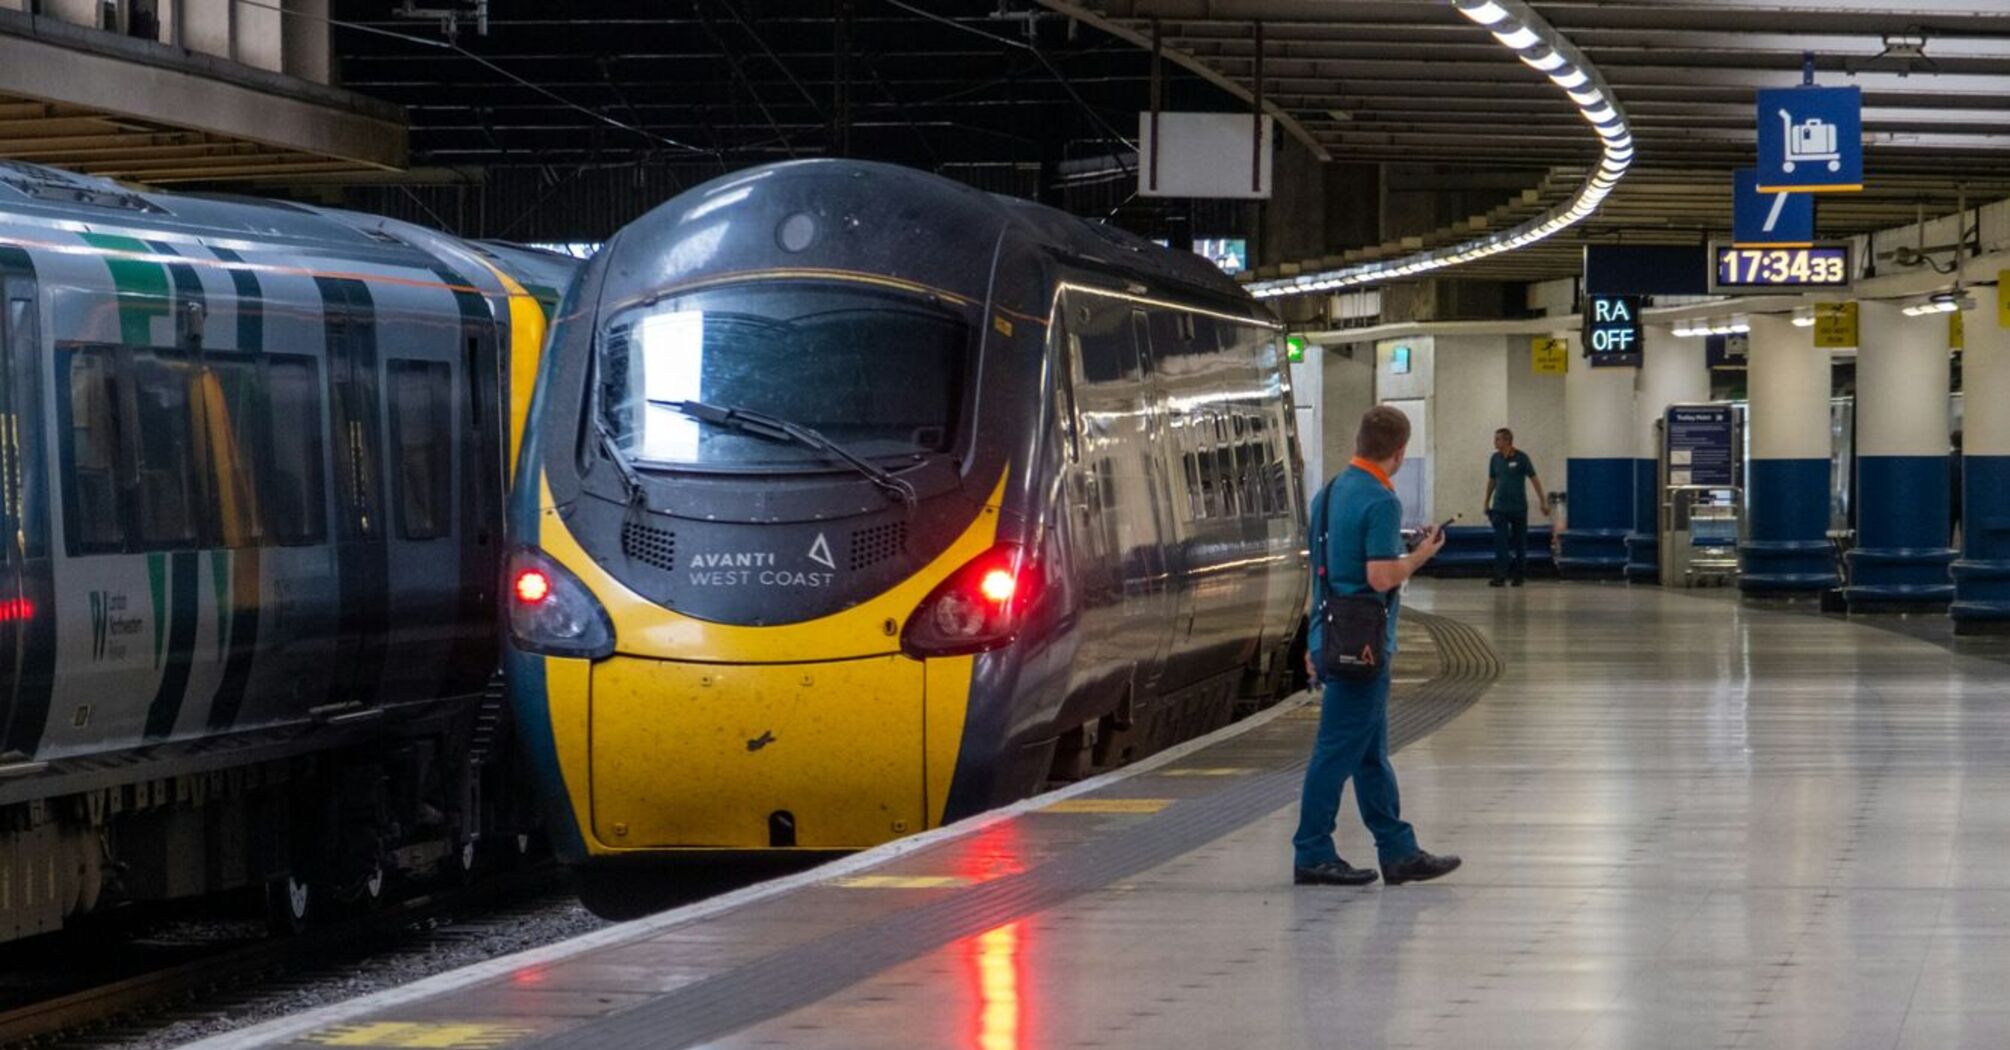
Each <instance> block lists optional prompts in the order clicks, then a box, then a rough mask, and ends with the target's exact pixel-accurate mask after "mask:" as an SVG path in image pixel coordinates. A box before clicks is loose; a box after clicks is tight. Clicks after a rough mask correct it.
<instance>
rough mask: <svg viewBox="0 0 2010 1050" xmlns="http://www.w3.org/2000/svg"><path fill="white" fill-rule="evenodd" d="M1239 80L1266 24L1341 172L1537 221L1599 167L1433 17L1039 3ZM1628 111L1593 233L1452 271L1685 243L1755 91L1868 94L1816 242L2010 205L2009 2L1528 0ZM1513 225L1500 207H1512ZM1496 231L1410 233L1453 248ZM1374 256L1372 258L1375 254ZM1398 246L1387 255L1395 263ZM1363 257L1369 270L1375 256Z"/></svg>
mask: <svg viewBox="0 0 2010 1050" xmlns="http://www.w3.org/2000/svg"><path fill="white" fill-rule="evenodd" d="M1048 6H1049V7H1054V8H1056V9H1061V10H1071V11H1074V12H1076V13H1079V14H1082V15H1083V16H1085V17H1088V18H1091V19H1092V20H1094V21H1096V22H1098V23H1101V24H1103V25H1105V26H1106V27H1108V28H1111V29H1113V30H1118V31H1122V32H1126V33H1128V34H1130V35H1134V36H1137V35H1143V36H1149V34H1151V32H1152V31H1153V26H1154V24H1156V26H1157V31H1158V33H1159V34H1160V39H1161V40H1162V41H1163V44H1164V46H1165V47H1166V48H1167V49H1168V50H1169V51H1177V52H1179V53H1181V54H1182V55H1183V56H1190V58H1191V59H1192V60H1196V61H1198V62H1199V63H1202V64H1204V65H1206V66H1207V67H1209V68H1210V69H1212V70H1214V71H1216V72H1218V73H1220V74H1221V75H1223V76H1225V77H1226V78H1229V79H1231V80H1234V81H1238V82H1241V83H1244V84H1247V83H1249V82H1250V80H1251V77H1252V76H1253V74H1254V68H1255V61H1254V59H1255V42H1256V31H1255V27H1256V24H1257V23H1258V22H1261V23H1262V24H1263V39H1264V42H1265V46H1264V60H1263V77H1264V84H1265V97H1266V100H1267V102H1269V103H1271V104H1273V105H1274V106H1275V112H1276V114H1277V116H1278V117H1279V118H1280V119H1281V120H1283V121H1285V122H1286V127H1287V129H1288V130H1289V131H1290V132H1291V133H1292V134H1294V135H1296V136H1298V137H1300V139H1301V140H1302V141H1304V142H1306V143H1307V144H1308V145H1312V146H1314V147H1315V148H1316V149H1317V150H1319V151H1321V152H1323V153H1324V154H1326V155H1327V156H1329V157H1330V158H1331V159H1333V160H1336V161H1348V160H1358V161H1393V162H1403V163H1407V164H1439V165H1443V170H1444V171H1445V172H1446V173H1447V174H1448V176H1453V177H1455V175H1454V173H1456V172H1457V171H1459V170H1461V169H1467V170H1470V171H1471V172H1472V173H1473V175H1474V176H1475V178H1483V179H1486V180H1490V182H1489V184H1498V182H1499V180H1501V179H1502V178H1504V177H1506V175H1507V173H1520V174H1521V175H1522V176H1523V177H1524V178H1525V190H1526V192H1524V193H1523V195H1522V199H1521V200H1520V201H1519V202H1516V203H1518V204H1519V205H1521V208H1522V210H1523V211H1526V212H1527V213H1529V214H1533V213H1535V212H1537V211H1540V210H1541V209H1543V208H1547V207H1549V206H1550V205H1553V204H1555V203H1557V202H1559V201H1563V200H1566V199H1568V197H1569V195H1570V193H1571V191H1572V190H1573V188H1574V187H1576V186H1577V185H1578V183H1579V182H1580V181H1581V180H1582V178H1583V175H1584V173H1585V171H1586V170H1587V169H1588V168H1589V167H1590V166H1591V165H1594V164H1595V163H1596V162H1597V158H1598V146H1597V140H1596V139H1595V138H1594V137H1593V136H1591V135H1589V134H1587V132H1586V125H1585V123H1584V121H1583V120H1582V119H1581V118H1580V116H1579V114H1578V113H1577V111H1576V109H1575V108H1574V107H1573V106H1572V105H1571V103H1570V102H1569V101H1568V100H1567V99H1566V98H1565V97H1564V96H1563V95H1562V93H1561V92H1559V91H1557V90H1556V89H1555V88H1554V87H1553V86H1552V85H1551V84H1549V83H1548V82H1547V81H1546V80H1545V79H1544V77H1543V76H1542V75H1541V74H1539V73H1537V72H1535V71H1533V70H1531V69H1529V68H1527V67H1526V66H1524V65H1523V64H1522V63H1520V62H1519V61H1517V60H1516V58H1515V56H1514V54H1513V53H1512V52H1510V51H1508V50H1507V49H1505V48H1503V47H1501V46H1500V45H1498V44H1497V43H1496V42H1495V41H1494V40H1493V39H1492V38H1491V37H1489V35H1488V34H1487V33H1486V32H1485V31H1484V30H1483V29H1481V28H1479V27H1477V26H1475V25H1473V24H1472V23H1471V22H1468V21H1467V20H1466V19H1465V18H1463V17H1461V16H1460V15H1459V13H1458V12H1457V11H1456V10H1455V9H1454V8H1453V6H1452V4H1451V3H1449V2H1447V0H1083V2H1082V3H1080V4H1079V5H1078V4H1076V3H1073V2H1061V0H1056V2H1050V3H1048ZM1532 6H1533V7H1534V8H1535V9H1536V10H1537V11H1539V12H1540V13H1541V14H1542V15H1543V16H1544V17H1545V18H1547V19H1548V20H1549V22H1550V23H1551V24H1552V25H1553V26H1554V27H1555V28H1556V29H1557V30H1558V31H1559V32H1561V34H1562V35H1563V36H1565V37H1567V38H1569V39H1570V40H1571V41H1572V42H1573V43H1575V44H1576V45H1577V47H1578V48H1579V49H1580V50H1581V51H1583V53H1584V54H1585V56H1586V57H1587V58H1588V59H1589V61H1590V62H1591V63H1593V64H1594V65H1596V66H1597V68H1598V69H1599V71H1600V72H1601V73H1602V74H1603V75H1604V78H1605V80H1606V82H1607V84H1608V85H1609V86H1610V88H1611V90H1612V93H1613V94H1614V95H1616V96H1617V97H1618V99H1619V101H1620V103H1621V104H1622V105H1624V106H1625V108H1626V111H1627V114H1628V117H1629V119H1630V122H1631V125H1632V128H1633V133H1634V137H1635V139H1636V141H1637V143H1638V155H1637V158H1636V160H1635V163H1634V167H1633V170H1632V172H1631V173H1629V174H1628V176H1627V177H1626V179H1625V180H1624V181H1623V182H1621V183H1620V186H1619V188H1618V190H1617V191H1616V192H1615V193H1614V194H1613V195H1612V196H1611V197H1609V198H1607V200H1606V201H1605V203H1604V206H1603V207H1602V208H1601V209H1600V210H1599V212H1598V213H1597V214H1596V215H1595V216H1593V217H1592V218H1591V219H1590V220H1588V221H1586V222H1585V223H1583V224H1581V225H1580V226H1578V227H1576V228H1573V229H1571V230H1569V231H1567V232H1566V234H1565V235H1563V236H1560V237H1557V238H1553V239H1552V240H1550V241H1546V242H1543V243H1541V244H1538V245H1533V246H1530V247H1528V248H1524V249H1522V250H1520V251H1515V252H1510V253H1507V254H1504V255H1500V256H1496V257H1493V258H1491V259H1487V260H1483V261H1479V262H1475V263H1471V264H1468V265H1466V266H1463V267H1460V268H1459V269H1457V270H1455V271H1452V273H1454V274H1456V275H1457V276H1462V277H1503V278H1521V279H1528V278H1536V277H1545V276H1558V275H1563V274H1568V273H1574V272H1576V270H1577V268H1578V255H1577V247H1578V246H1579V245H1581V244H1583V243H1586V242H1605V243H1613V242H1629V243H1630V242H1639V243H1695V242H1696V241H1697V240H1698V239H1699V237H1700V236H1702V234H1703V233H1704V232H1706V231H1724V230H1728V229H1729V227H1730V220H1731V216H1730V205H1731V194H1730V192H1729V187H1730V172H1731V170H1732V169H1733V168H1737V167H1742V166H1749V165H1750V164H1751V163H1752V161H1753V156H1754V148H1755V129H1754V119H1755V108H1756V107H1755V104H1754V93H1755V92H1756V91H1757V90H1758V89H1760V88H1765V87H1791V86H1794V85H1798V84H1800V83H1801V82H1802V69H1803V61H1804V55H1805V54H1808V53H1812V56H1813V63H1814V69H1815V76H1816V82H1817V83H1819V84H1823V85H1830V86H1842V85H1851V84H1854V85H1858V86H1860V87H1862V88H1863V92H1864V114H1863V116H1864V133H1865V181H1866V188H1865V191H1864V192H1863V193H1859V194H1833V195H1825V197H1824V199H1823V200H1822V202H1821V204H1820V213H1819V214H1820V228H1821V233H1822V235H1823V236H1831V235H1844V234H1850V233H1861V232H1866V231H1870V230H1876V229H1883V228H1888V227H1891V226H1895V225H1902V224H1904V223H1908V222H1912V221H1915V220H1917V219H1918V218H1919V217H1920V215H1921V214H1922V213H1923V214H1925V215H1927V216H1938V215H1944V214H1948V213H1951V212H1953V211H1955V210H1956V208H1957V201H1958V200H1959V199H1960V197H1961V195H1962V194H1963V193H1964V192H1965V193H1966V194H1967V197H1968V200H1969V201H1970V203H1971V204H1973V203H1981V202H1982V201H1986V200H1995V199H2001V198H2003V197H2006V196H2010V3H2003V2H2001V0H1570V2H1546V0H1536V2H1534V3H1533V4H1532ZM1510 210H1512V209H1510ZM1499 221H1500V219H1499V218H1498V217H1495V218H1494V219H1491V220H1489V219H1487V218H1486V217H1475V220H1474V222H1472V223H1462V224H1459V225H1458V226H1457V227H1456V228H1447V229H1446V230H1443V231H1440V232H1439V235H1438V236H1436V237H1427V238H1424V241H1425V245H1426V246H1436V245H1437V244H1441V243H1444V244H1448V243H1452V242H1453V241H1455V240H1460V239H1464V238H1466V237H1469V236H1471V235H1472V231H1473V230H1474V229H1485V228H1487V223H1488V222H1492V223H1496V224H1497V223H1498V222H1499ZM1371 251H1372V250H1371ZM1394 253H1395V252H1394V249H1393V248H1392V249H1391V251H1390V254H1394ZM1373 257H1374V256H1373V255H1372V254H1370V255H1367V256H1364V258H1373Z"/></svg>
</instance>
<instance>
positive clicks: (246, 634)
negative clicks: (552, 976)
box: [0, 164, 573, 938]
mask: <svg viewBox="0 0 2010 1050" xmlns="http://www.w3.org/2000/svg"><path fill="white" fill-rule="evenodd" d="M572 268H573V265H572V263H571V261H570V260H563V259H558V258H547V257H544V256H542V255H537V254H534V253H529V252H524V251H521V250H517V249H512V248H502V247H485V246H481V245H474V244H468V243H465V242H458V241H455V240H454V239H452V238H448V237H445V236H443V235H440V234H437V233H434V232H432V231H426V230H421V229H418V228H416V227H411V226H408V225H405V224H401V223H394V222H388V221H384V220H379V219H373V218H369V217H366V216H361V215H354V214H349V213H343V212H337V211H330V210H325V209H318V208H311V207H306V206H299V205H290V204H283V203H275V202H262V201H251V200H236V199H215V198H203V197H194V196H172V195H160V194H151V193H144V192H140V191H135V190H132V189H129V188H126V187H123V186H120V185H117V184H114V183H111V182H107V181H105V180H101V179H92V178H85V177H79V176H73V175H68V174H66V173H62V172H57V171H52V170H49V169H43V168H36V167H33V166H28V165H19V164H0V289H4V291H0V294H4V305H5V311H4V315H0V418H5V419H6V421H7V423H8V425H7V428H6V432H5V440H4V442H0V483H4V492H0V495H4V500H0V517H4V521H0V535H4V536H5V537H6V539H7V541H8V542H5V543H0V726H4V739H0V752H4V754H0V814H6V815H7V816H8V817H9V818H10V819H9V822H8V823H7V824H6V825H5V828H6V830H4V831H0V880H5V881H6V882H7V883H8V884H9V885H12V886H14V887H17V888H19V892H17V893H13V894H0V938H4V937H6V936H8V935H10V934H12V935H22V934H26V933H32V932H38V931H41V930H46V929H51V928H54V927H55V926H56V925H59V924H60V923H61V922H62V920H63V918H64V917H65V916H66V915H69V914H74V913H77V912H82V911H88V910H91V908H92V907H94V906H96V905H99V904H101V903H111V902H114V901H123V900H145V899H163V898H171V897H178V896H186V895H190V894H194V893H203V892H210V891H214V890H218V889H227V888H231V887H234V886H244V885H251V886H256V885H259V884H261V883H264V882H268V881H269V882H271V883H272V884H273V885H274V887H275V894H276V896H277V897H278V898H279V899H280V900H281V902H282V903H284V904H285V909H284V910H285V911H288V912H290V913H291V914H290V916H288V917H289V918H292V919H301V918H304V917H305V911H306V909H307V907H308V905H309V902H310V900H311V893H310V890H311V889H312V887H314V886H317V885H318V886H322V887H324V888H327V889H331V890H336V891H344V892H371V891H374V890H376V889H378V888H379V887H381V884H382V877H383V875H384V873H385V872H387V871H391V872H395V871H398V870H405V869H411V868H414V867H424V866H425V864H426V863H428V862H430V861H432V860H436V859H440V858H443V857H444V858H446V859H452V858H455V857H457V856H463V855H465V853H464V851H463V849H462V848H463V847H467V846H471V845H472V843H473V841H474V839H475V838H476V837H477V836H478V835H479V834H480V833H481V832H482V831H483V830H484V828H483V823H484V822H483V819H482V818H481V816H480V814H479V812H478V811H477V808H476V807H477V806H478V803H476V802H475V800H474V797H473V796H475V795H476V794H477V793H478V789H479V784H478V783H476V782H475V780H473V779H471V775H470V773H469V772H468V770H467V768H466V759H467V757H468V752H469V749H470V747H471V746H476V745H477V743H478V742H477V741H476V740H475V739H474V736H475V733H476V731H477V724H478V723H481V722H482V717H481V714H480V712H479V709H480V707H481V701H482V698H483V696H484V693H485V692H486V691H487V690H488V684H489V682H490V681H491V679H492V676H493V673H494V670H495V668H496V663H497V656H496V642H495V631H494V593H495V585H496V580H497V575H496V573H497V571H498V568H497V566H498V558H499V556H500V551H501V535H500V532H501V506H502V499H503V495H504V490H505V487H506V485H507V483H508V472H507V463H508V459H507V456H508V454H509V451H510V449H511V448H512V446H513V443H514V440H515V437H516V434H517V430H518V428H517V427H516V425H515V423H514V422H513V417H512V415H511V410H512V403H513V401H515V402H517V403H520V402H521V398H513V397H512V377H513V376H524V375H527V374H529V373H531V372H532V371H534V368H535V362H536V359H537V355H538V354H539V352H540V349H541V342H542V336H543V334H544V311H543V309H541V308H540V307H539V305H538V304H537V302H536V297H537V295H538V294H543V295H544V296H545V297H546V298H547V300H550V299H552V298H555V294H556V291H555V290H556V288H558V287H562V285H563V283H564V282H565V281H566V280H568V279H569V278H570V276H571V271H572ZM533 289H535V291H533ZM518 385H522V384H518ZM493 719H494V712H493V711H491V712H490V716H489V722H490V723H491V724H490V726H489V728H490V729H491V730H493V728H494V727H493V725H492V723H493Z"/></svg>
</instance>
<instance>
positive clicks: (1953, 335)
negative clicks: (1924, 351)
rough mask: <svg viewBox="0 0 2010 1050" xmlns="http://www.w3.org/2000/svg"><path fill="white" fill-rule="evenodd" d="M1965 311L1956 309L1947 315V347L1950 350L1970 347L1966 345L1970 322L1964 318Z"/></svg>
mask: <svg viewBox="0 0 2010 1050" xmlns="http://www.w3.org/2000/svg"><path fill="white" fill-rule="evenodd" d="M1963 313H1964V311H1961V310H1956V311H1954V312H1953V313H1951V314H1948V315H1947V348H1948V349H1949V350H1966V349H1967V348H1968V347H1967V345H1966V343H1967V339H1968V329H1967V324H1968V322H1966V321H1964V320H1963V319H1962V315H1963Z"/></svg>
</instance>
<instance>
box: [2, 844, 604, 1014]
mask: <svg viewBox="0 0 2010 1050" xmlns="http://www.w3.org/2000/svg"><path fill="white" fill-rule="evenodd" d="M571 898H572V895H571V891H570V889H569V888H568V885H567V883H566V879H565V875H564V872H563V871H562V870H561V869H560V868H559V867H558V865H556V864H554V863H549V862H547V863H542V864H538V865H534V866H532V867H530V868H526V869H524V870H520V871H511V872H505V873H502V874H499V875H497V876H494V877H492V878H489V879H485V880H483V881H481V882H479V883H476V884H474V885H472V886H469V887H466V888H455V889H450V890H443V891H439V892H434V893H428V894H424V895H421V896H416V897H411V898H407V899H405V900H401V901H398V902H395V903H391V904H387V905H384V906H382V907H379V908H376V909H374V910H372V911H369V912H366V913H359V914H357V915H354V916H351V917H348V918H346V919H344V920H343V921H339V922H336V923H334V924H331V925H329V926H328V927H326V928H324V929H320V930H315V931H311V932H309V933H306V934H303V935H301V936H297V937H265V938H261V939H257V940H254V941H252V942H251V943H243V942H242V941H238V942H235V943H226V944H222V945H219V946H218V947H217V948H216V949H215V950H214V951H210V952H201V951H200V950H199V949H197V951H198V954H197V956H196V957H195V958H192V959H184V960H183V961H178V962H174V963H172V964H169V965H164V966H161V967H158V968H155V969H149V970H146V971H145V972H142V973H138V974H133V975H129V976H121V977H117V978H114V979H110V980H106V981H104V982H102V983H95V984H91V985H89V986H87V987H83V988H80V989H76V990H70V991H65V992H63V993H61V994H57V995H54V996H50V997H46V998H41V999H38V1000H36V1001H33V1002H28V1003H25V1004H23V1005H19V1006H15V1007H12V1008H10V1009H6V1010H4V1011H0V1047H9V1048H12V1047H30V1046H33V1047H47V1046H52V1045H56V1046H61V1047H64V1048H66V1050H67V1048H77V1050H82V1048H87V1047H96V1046H114V1045H121V1044H122V1043H124V1042H126V1041H128V1040H132V1039H144V1038H146V1037H148V1036H150V1035H152V1034H154V1033H156V1032H159V1031H160V1030H162V1029H164V1028H166V1027H168V1026H170V1025H172V1024H173V1023H174V1022H176V1021H178V1020H184V1019H198V1020H199V1019H202V1018H205V1017H208V1018H214V1017H217V1016H222V1015H226V1014H228V1013H230V1012H232V1011H233V1010H234V1009H235V1008H237V1007H238V1006H240V1005H242V1004H243V1003H245V1002H248V1001H251V1000H254V999H259V998H267V997H270V996H272V995H274V994H275V993H282V992H285V991H287V990H289V989H295V990H300V989H306V990H311V989H314V988H317V987H320V986H323V985H326V984H327V983H329V982H330V981H333V980H337V979H340V978H344V977H348V976H351V975H353V974H354V973H355V972H356V971H357V967H358V964H359V963H362V962H366V961H368V960H369V959H370V958H372V957H373V956H375V955H378V954H381V953H386V952H400V953H415V952H418V953H423V952H425V951H428V950H430V949H432V948H435V947H440V946H445V945H450V944H454V943H460V942H466V941H469V940H471V939H479V938H481V937H483V936H485V935H488V934H491V933H494V932H496V931H498V930H507V929H509V928H511V927H513V926H514V925H515V924H517V923H518V922H519V921H520V920H521V919H522V918H523V917H524V916H525V915H526V914H533V913H541V912H545V911H549V910H550V909H552V908H556V907H562V906H565V905H568V904H570V902H571ZM460 916H465V918H461V917H460ZM54 947H55V950H60V949H61V946H60V945H57V946H54ZM24 964H25V965H29V966H32V965H34V963H33V961H32V960H30V961H24Z"/></svg>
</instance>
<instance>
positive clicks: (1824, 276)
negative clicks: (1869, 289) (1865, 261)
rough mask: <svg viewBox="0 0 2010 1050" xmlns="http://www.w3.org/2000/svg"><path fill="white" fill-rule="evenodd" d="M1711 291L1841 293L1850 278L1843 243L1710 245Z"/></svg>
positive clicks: (1848, 261)
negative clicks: (1747, 245) (1795, 246)
mask: <svg viewBox="0 0 2010 1050" xmlns="http://www.w3.org/2000/svg"><path fill="white" fill-rule="evenodd" d="M1710 260H1711V262H1710V292H1711V294H1713V295H1715V294H1719V293H1724V292H1780V293H1789V294H1796V293H1800V292H1805V291H1812V290H1817V289H1819V290H1821V291H1828V292H1834V291H1843V290H1846V289H1848V288H1849V286H1850V279H1851V275H1852V272H1853V270H1852V267H1851V265H1850V248H1849V245H1848V244H1846V243H1835V244H1813V245H1807V246H1805V247H1798V248H1740V247H1738V246H1737V245H1734V244H1715V243H1713V244H1711V245H1710Z"/></svg>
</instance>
